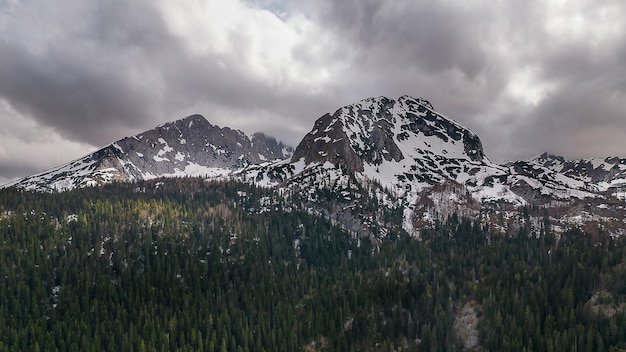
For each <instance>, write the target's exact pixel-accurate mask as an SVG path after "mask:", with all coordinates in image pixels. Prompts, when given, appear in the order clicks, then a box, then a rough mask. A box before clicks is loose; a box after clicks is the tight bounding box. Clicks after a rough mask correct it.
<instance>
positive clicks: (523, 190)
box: [252, 96, 589, 205]
mask: <svg viewBox="0 0 626 352" xmlns="http://www.w3.org/2000/svg"><path fill="white" fill-rule="evenodd" d="M290 165H291V167H286V165H285V162H281V163H278V164H276V165H274V166H271V165H270V166H267V167H266V169H265V170H262V169H261V170H259V168H253V169H254V170H253V177H252V179H253V180H259V181H261V182H264V183H269V184H272V183H273V184H280V183H281V182H283V183H284V182H289V180H290V179H297V180H298V182H299V183H302V177H304V175H307V177H306V178H307V179H311V178H312V177H311V175H312V174H314V173H316V172H317V173H319V174H324V173H328V172H334V173H337V172H338V170H339V171H340V173H341V174H342V175H344V176H352V175H354V177H355V179H356V180H357V181H359V180H360V181H361V183H363V181H372V182H375V183H378V184H380V185H381V186H382V187H383V188H386V189H388V190H392V191H393V193H395V195H396V196H399V197H401V198H403V199H405V200H406V202H405V204H406V205H411V204H412V203H413V202H414V200H415V199H416V198H417V195H418V193H419V192H421V191H422V190H424V189H425V188H428V187H430V186H433V185H439V184H443V183H449V182H451V183H454V184H458V185H462V186H464V187H466V188H467V190H468V192H470V193H471V194H472V196H473V197H474V198H475V200H477V201H480V202H488V201H502V200H504V201H507V202H510V203H513V204H518V205H520V204H524V203H526V202H537V201H546V200H547V199H549V198H552V197H557V198H569V197H571V196H577V197H585V196H589V194H587V193H585V189H584V186H585V184H584V182H580V181H577V180H576V179H571V178H569V177H567V176H564V175H561V174H558V173H557V172H556V171H554V170H550V169H548V168H547V167H543V166H541V165H535V164H527V165H509V166H501V165H496V164H494V163H492V162H491V161H490V160H489V159H488V158H487V157H486V156H485V153H484V151H483V147H482V143H481V141H480V139H479V138H478V136H477V135H476V134H475V133H474V132H472V131H471V130H470V129H468V128H466V127H463V126H462V125H460V124H458V123H457V122H455V121H454V120H452V119H450V118H448V117H445V116H443V115H441V114H439V113H438V112H436V111H435V109H434V108H433V106H432V105H431V104H430V103H429V102H428V101H426V100H425V99H422V98H419V99H415V98H412V97H409V96H403V97H400V98H399V99H397V100H393V99H389V98H385V97H379V98H370V99H365V100H362V101H359V102H357V103H355V104H352V105H349V106H346V107H343V108H340V109H339V110H337V111H336V112H334V113H333V114H326V115H324V116H322V117H321V118H319V119H318V120H317V121H316V122H315V125H314V127H313V130H312V131H311V132H309V133H308V134H307V135H306V136H305V137H304V139H303V140H302V142H301V143H300V144H299V145H298V147H297V148H296V150H295V152H294V154H293V157H292V160H291V161H290ZM315 170H318V171H315ZM324 170H326V171H324ZM263 172H265V174H263ZM265 176H268V177H265ZM319 178H328V176H320V177H319ZM313 181H315V180H313ZM318 183H319V182H318ZM310 187H317V186H316V185H315V184H312V185H310Z"/></svg>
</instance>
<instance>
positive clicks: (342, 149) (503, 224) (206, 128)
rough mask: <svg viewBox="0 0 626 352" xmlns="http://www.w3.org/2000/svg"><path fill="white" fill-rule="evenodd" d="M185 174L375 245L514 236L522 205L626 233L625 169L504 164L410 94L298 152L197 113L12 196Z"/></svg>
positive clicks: (381, 101)
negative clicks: (465, 232) (470, 231)
mask: <svg viewBox="0 0 626 352" xmlns="http://www.w3.org/2000/svg"><path fill="white" fill-rule="evenodd" d="M178 176H203V177H206V178H235V179H237V180H240V181H245V182H250V183H254V184H256V185H260V186H263V187H275V188H277V189H279V190H280V192H281V193H280V194H283V195H286V196H295V197H300V198H301V199H302V200H304V203H305V204H307V206H308V207H309V209H310V210H312V211H315V212H319V213H322V214H324V215H326V216H330V217H331V218H333V219H334V220H336V221H339V222H340V223H342V224H343V225H344V226H345V227H346V228H347V229H349V230H351V231H354V232H355V233H361V234H365V235H367V234H369V235H374V236H375V237H377V238H381V237H384V234H385V231H386V230H385V229H386V228H387V227H388V226H395V225H393V224H394V223H395V224H397V223H398V221H396V220H398V219H400V221H401V222H402V227H403V228H404V229H406V230H407V231H409V232H411V231H413V229H418V228H421V227H422V226H426V225H428V224H431V225H432V224H434V223H435V222H436V220H437V219H444V218H445V217H446V216H448V215H451V214H453V213H457V214H458V215H466V216H470V217H472V218H475V219H480V221H483V222H485V223H486V224H489V225H490V226H494V227H495V228H500V229H502V230H503V231H504V230H505V229H506V231H509V230H510V229H512V228H515V226H519V224H520V221H529V220H528V219H526V220H519V219H514V218H515V217H516V216H518V215H519V211H518V210H517V207H519V206H524V205H529V204H530V205H539V206H542V207H543V209H547V210H548V213H549V214H550V215H549V216H550V217H551V219H552V220H553V223H554V224H557V225H556V226H564V227H565V226H568V224H579V223H580V224H585V225H587V224H594V225H593V226H596V227H595V228H600V227H602V226H604V228H610V227H613V228H612V229H611V231H612V232H613V233H621V232H620V231H623V233H626V221H623V219H622V218H624V217H623V216H622V215H621V214H622V213H625V214H626V209H624V208H625V207H624V206H622V205H621V203H619V202H622V201H620V199H624V198H626V191H625V189H626V159H619V158H607V159H604V160H601V159H583V160H575V161H568V160H565V159H564V158H562V157H557V156H553V155H548V154H542V155H540V156H537V157H535V158H533V159H531V160H527V161H516V162H512V163H507V164H505V165H498V164H495V163H493V162H491V161H490V160H489V158H488V157H487V156H486V153H485V151H484V150H483V146H482V143H481V141H480V138H479V137H478V136H477V135H476V134H475V133H474V132H472V131H471V130H470V129H468V128H466V127H464V126H462V125H460V124H459V123H457V122H455V121H454V120H452V119H450V118H448V117H446V116H444V115H442V114H440V113H438V112H437V111H436V110H435V109H434V108H433V106H432V105H431V104H430V103H429V102H428V101H426V100H425V99H423V98H419V99H415V98H412V97H409V96H402V97H400V98H398V99H396V100H394V99H390V98H386V97H377V98H369V99H365V100H361V101H359V102H356V103H354V104H351V105H348V106H345V107H342V108H340V109H338V110H337V111H335V112H334V113H332V114H330V113H329V114H325V115H323V116H322V117H320V118H319V119H318V120H317V121H315V123H314V126H313V128H312V129H311V131H310V132H309V133H308V134H307V135H306V136H305V137H304V138H303V139H302V141H301V142H300V143H299V145H298V147H297V148H296V149H295V150H293V149H291V148H289V147H287V146H285V145H284V144H282V143H280V142H278V141H276V140H275V139H273V138H271V137H266V136H265V135H263V134H260V133H259V134H255V135H253V136H252V137H248V136H246V135H245V134H244V133H243V132H241V131H236V130H232V129H229V128H220V127H218V126H214V125H211V124H210V123H209V122H208V121H206V119H204V117H202V116H200V115H193V116H189V117H187V118H184V119H181V120H178V121H174V122H171V123H166V124H163V125H160V126H158V127H156V128H155V129H153V130H149V131H146V132H144V133H141V134H139V135H136V136H133V137H128V138H124V139H122V140H119V141H117V142H115V143H113V144H111V145H109V146H107V147H105V148H102V149H100V150H98V151H96V152H95V153H93V154H90V155H87V156H85V157H84V158H80V159H77V160H75V161H72V162H69V163H67V164H65V165H61V166H59V167H56V168H53V169H51V170H48V171H44V172H42V173H39V174H36V175H32V176H28V177H25V178H23V179H21V180H18V181H15V182H13V183H11V184H9V185H6V186H11V185H15V186H17V187H21V188H25V189H31V190H44V191H64V190H70V189H73V188H77V187H86V186H96V185H102V184H105V183H107V182H111V181H136V180H145V179H152V178H156V177H178ZM383 209H386V210H383ZM609 210H612V211H613V213H610V212H609ZM385 214H386V215H385ZM389 214H395V215H389ZM502 214H508V215H506V216H504V215H502ZM537 216H538V215H537ZM541 216H542V217H543V216H546V215H545V213H541ZM620 216H621V217H620ZM389 217H391V218H395V219H396V220H393V221H392V220H389ZM385 219H386V220H385ZM625 219H626V218H625ZM532 221H535V222H536V223H539V222H540V220H538V218H536V219H534V220H532ZM600 225H601V226H600ZM590 226H591V225H590ZM598 226H599V227H598Z"/></svg>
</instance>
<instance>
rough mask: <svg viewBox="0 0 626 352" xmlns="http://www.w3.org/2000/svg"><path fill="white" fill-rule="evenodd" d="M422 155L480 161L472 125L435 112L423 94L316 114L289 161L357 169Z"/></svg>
mask: <svg viewBox="0 0 626 352" xmlns="http://www.w3.org/2000/svg"><path fill="white" fill-rule="evenodd" d="M420 152H421V154H428V153H430V154H440V153H443V154H444V156H450V157H455V158H465V159H469V160H473V161H482V160H483V159H484V158H485V155H484V152H483V148H482V143H481V141H480V139H479V138H478V136H477V135H476V134H475V133H473V132H472V131H471V130H469V129H467V128H465V127H463V126H461V125H460V124H458V123H456V122H454V121H453V120H451V119H449V118H447V117H445V116H443V115H441V114H439V113H437V112H436V111H435V110H434V108H433V106H432V104H430V103H429V102H428V101H427V100H425V99H423V98H418V99H415V98H412V97H410V96H402V97H400V98H398V99H397V100H393V99H390V98H387V97H377V98H368V99H364V100H361V101H359V102H357V103H355V104H352V105H348V106H345V107H342V108H340V109H338V110H337V111H335V112H334V113H333V114H326V115H324V116H322V117H320V118H319V119H318V120H317V121H316V122H315V125H314V127H313V130H312V131H311V132H309V133H308V134H307V135H306V136H305V137H304V139H303V140H302V142H301V143H300V144H299V145H298V147H297V148H296V150H295V152H294V155H293V159H292V160H293V161H298V160H301V159H304V161H305V163H307V164H310V163H316V162H317V163H324V162H330V163H332V164H335V165H342V166H343V167H346V168H347V169H348V170H352V171H356V172H362V171H363V170H364V167H365V166H364V165H366V164H369V165H374V166H378V165H381V164H382V163H383V162H392V161H393V162H400V161H401V160H404V159H405V158H414V157H419V156H418V155H416V153H420Z"/></svg>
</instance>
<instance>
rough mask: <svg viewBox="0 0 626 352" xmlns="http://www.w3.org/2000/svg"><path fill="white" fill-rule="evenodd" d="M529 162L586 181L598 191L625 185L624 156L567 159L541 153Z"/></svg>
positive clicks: (625, 161)
mask: <svg viewBox="0 0 626 352" xmlns="http://www.w3.org/2000/svg"><path fill="white" fill-rule="evenodd" d="M529 163H531V164H534V165H540V166H543V167H546V168H548V169H550V170H553V171H555V172H558V173H560V174H563V175H565V176H568V177H571V178H573V179H576V180H579V181H582V182H587V183H589V184H590V185H593V186H594V187H596V188H597V190H599V191H606V190H609V189H611V188H619V187H623V186H626V158H618V157H608V158H605V159H600V158H586V159H578V160H567V159H565V158H564V157H562V156H558V155H552V154H548V153H543V154H540V155H537V156H535V157H533V158H531V159H530V160H529Z"/></svg>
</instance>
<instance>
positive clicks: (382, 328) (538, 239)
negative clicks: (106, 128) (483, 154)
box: [0, 178, 626, 351]
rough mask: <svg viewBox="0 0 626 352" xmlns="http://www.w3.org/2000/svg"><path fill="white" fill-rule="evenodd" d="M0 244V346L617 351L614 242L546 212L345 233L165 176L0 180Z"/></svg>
mask: <svg viewBox="0 0 626 352" xmlns="http://www.w3.org/2000/svg"><path fill="white" fill-rule="evenodd" d="M520 211H523V210H520ZM394 216H396V214H389V218H393V217H394ZM0 252H1V254H0V351H404V350H406V351H460V350H464V349H465V350H468V349H469V350H476V351H620V350H622V351H623V350H625V349H626V304H625V302H626V285H625V282H624V278H625V277H626V246H625V242H624V240H623V239H620V238H611V237H609V236H603V235H600V236H599V237H592V236H590V235H588V234H586V233H583V232H581V231H579V230H576V229H573V230H569V231H567V232H565V233H564V234H563V235H561V236H556V235H555V234H554V233H553V232H552V230H551V228H550V223H549V221H548V219H546V221H545V222H544V223H543V224H541V227H540V228H539V229H530V228H527V227H521V228H520V229H519V231H518V232H517V233H516V234H513V235H511V234H507V235H504V234H498V233H494V232H493V231H491V230H490V229H489V228H487V227H486V226H483V225H481V224H480V223H478V222H476V221H473V220H472V219H466V218H459V217H457V216H456V215H452V216H450V217H448V218H447V219H445V220H442V221H441V222H439V223H438V224H437V225H436V226H435V227H434V228H433V229H430V230H425V231H423V232H422V235H421V238H420V239H416V238H412V237H409V236H408V235H407V234H406V233H404V232H403V231H402V230H395V229H390V230H389V231H388V232H386V234H385V238H384V239H383V240H379V239H378V238H375V237H371V238H359V237H357V236H355V235H353V234H351V233H349V232H346V231H344V230H342V228H340V227H339V226H336V225H334V224H333V223H332V222H331V221H330V220H328V219H325V218H324V217H323V216H318V215H316V214H314V213H312V212H311V211H308V210H306V208H305V207H304V206H302V205H301V202H300V201H299V200H298V197H297V195H290V194H281V195H278V194H276V193H273V192H272V191H271V190H268V189H261V188H255V187H252V186H250V185H245V184H240V183H235V182H210V183H209V182H204V181H202V180H200V179H194V178H188V179H169V180H155V181H150V182H140V183H133V184H130V183H115V184H111V185H107V186H104V187H98V188H86V189H80V190H75V191H71V192H65V193H59V194H46V193H32V192H26V191H23V190H16V189H3V190H0ZM464 312H465V313H467V314H466V315H467V316H465V317H464V316H463V314H464ZM472 320H473V321H475V323H476V324H475V326H474V327H472V326H471V325H472V324H470V323H467V321H472ZM473 330H475V331H473ZM467 334H469V335H471V337H470V338H469V340H468V339H467V338H464V336H465V335H467ZM465 337H467V336H465ZM468 341H470V342H469V343H468ZM471 341H474V343H471Z"/></svg>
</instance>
